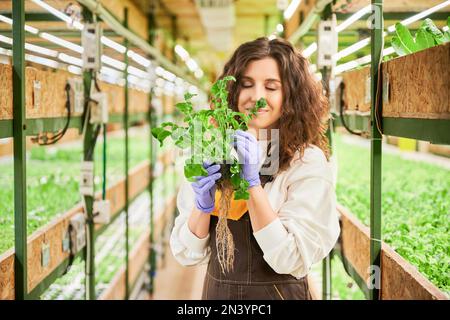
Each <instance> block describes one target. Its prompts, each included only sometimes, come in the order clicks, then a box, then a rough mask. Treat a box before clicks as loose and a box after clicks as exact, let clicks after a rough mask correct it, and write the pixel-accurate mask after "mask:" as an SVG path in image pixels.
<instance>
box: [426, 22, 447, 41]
mask: <svg viewBox="0 0 450 320" xmlns="http://www.w3.org/2000/svg"><path fill="white" fill-rule="evenodd" d="M421 28H424V29H425V30H426V31H427V32H429V33H431V35H432V36H433V38H434V40H435V41H436V43H437V44H443V43H445V42H447V41H446V37H445V36H444V34H443V33H442V31H441V30H439V28H438V27H436V25H435V24H434V23H433V21H432V20H431V19H429V18H427V19H425V20H424V21H423V22H422V25H421Z"/></svg>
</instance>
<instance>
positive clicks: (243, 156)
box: [233, 130, 261, 188]
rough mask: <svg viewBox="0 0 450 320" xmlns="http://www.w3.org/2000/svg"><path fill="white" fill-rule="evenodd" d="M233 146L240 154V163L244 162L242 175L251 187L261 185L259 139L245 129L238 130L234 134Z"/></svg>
mask: <svg viewBox="0 0 450 320" xmlns="http://www.w3.org/2000/svg"><path fill="white" fill-rule="evenodd" d="M233 146H234V147H236V151H237V153H238V156H239V163H241V164H242V175H243V178H244V179H245V180H247V181H248V183H249V188H251V187H254V186H259V185H260V184H261V181H260V179H259V169H260V168H259V164H260V160H261V152H260V150H259V146H258V140H256V138H255V137H254V136H253V135H252V134H250V133H248V132H245V131H242V130H237V131H236V133H235V135H234V136H233Z"/></svg>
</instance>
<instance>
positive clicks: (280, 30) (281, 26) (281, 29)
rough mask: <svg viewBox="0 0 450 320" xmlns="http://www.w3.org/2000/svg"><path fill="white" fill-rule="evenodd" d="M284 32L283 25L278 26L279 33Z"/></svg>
mask: <svg viewBox="0 0 450 320" xmlns="http://www.w3.org/2000/svg"><path fill="white" fill-rule="evenodd" d="M283 31H284V27H283V25H282V24H281V23H279V24H277V32H278V33H282V32H283Z"/></svg>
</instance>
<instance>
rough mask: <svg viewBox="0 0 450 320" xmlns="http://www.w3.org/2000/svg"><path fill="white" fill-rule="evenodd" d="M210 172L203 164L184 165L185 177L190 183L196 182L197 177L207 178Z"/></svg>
mask: <svg viewBox="0 0 450 320" xmlns="http://www.w3.org/2000/svg"><path fill="white" fill-rule="evenodd" d="M207 175H208V171H206V169H205V168H203V166H202V165H201V164H196V163H191V164H185V165H184V176H185V177H186V178H187V179H188V180H189V181H190V182H195V181H196V179H195V177H199V176H207Z"/></svg>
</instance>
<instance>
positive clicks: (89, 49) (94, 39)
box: [81, 23, 102, 71]
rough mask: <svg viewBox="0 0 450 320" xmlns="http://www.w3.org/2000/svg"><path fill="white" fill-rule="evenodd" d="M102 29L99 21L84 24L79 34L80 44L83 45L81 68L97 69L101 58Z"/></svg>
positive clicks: (99, 66)
mask: <svg viewBox="0 0 450 320" xmlns="http://www.w3.org/2000/svg"><path fill="white" fill-rule="evenodd" d="M101 38H102V29H101V25H100V23H89V24H85V25H84V29H83V31H82V34H81V45H82V46H83V69H84V70H94V71H99V70H100V68H101V65H102V64H101V58H102V43H101Z"/></svg>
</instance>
